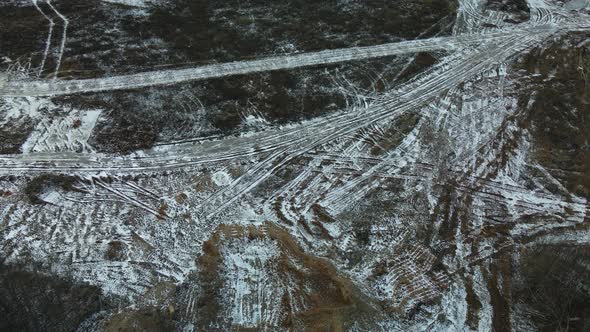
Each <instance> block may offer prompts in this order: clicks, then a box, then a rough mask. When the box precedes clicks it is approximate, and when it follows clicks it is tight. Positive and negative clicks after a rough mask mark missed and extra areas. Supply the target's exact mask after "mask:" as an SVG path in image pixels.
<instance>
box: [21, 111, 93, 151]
mask: <svg viewBox="0 0 590 332" xmlns="http://www.w3.org/2000/svg"><path fill="white" fill-rule="evenodd" d="M100 114H101V111H100V110H96V111H71V112H69V113H67V114H63V115H61V116H60V115H56V116H53V117H45V118H42V119H41V121H40V122H39V123H38V124H37V126H36V127H35V129H34V130H33V132H32V133H31V135H30V136H29V138H28V139H27V141H26V142H25V143H24V144H23V146H22V147H21V150H22V151H23V152H24V153H30V152H59V151H74V152H94V149H93V148H92V147H91V146H90V145H89V144H88V139H89V138H90V135H91V134H92V130H93V129H94V126H95V125H96V121H97V120H98V118H99V116H100Z"/></svg>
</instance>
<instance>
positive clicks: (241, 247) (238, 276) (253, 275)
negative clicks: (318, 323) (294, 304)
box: [223, 239, 282, 328]
mask: <svg viewBox="0 0 590 332" xmlns="http://www.w3.org/2000/svg"><path fill="white" fill-rule="evenodd" d="M279 253H280V249H279V248H278V246H277V244H276V243H275V242H274V241H271V240H253V241H240V240H239V239H238V240H237V241H236V240H234V241H228V244H227V245H225V246H224V248H223V257H224V263H223V269H224V278H225V285H226V287H227V288H226V289H228V291H227V292H226V293H225V297H227V303H229V304H230V307H231V309H230V311H231V312H230V316H231V320H232V324H234V325H238V326H241V327H244V328H255V327H257V326H260V325H266V324H268V323H270V322H275V321H276V320H277V319H278V317H277V314H278V313H277V312H275V311H273V310H272V309H273V308H279V307H280V299H281V295H282V294H276V290H277V289H278V287H277V285H276V282H277V281H278V280H277V279H276V277H277V276H276V275H273V270H274V269H273V265H274V262H273V260H274V259H276V258H277V257H278V255H279Z"/></svg>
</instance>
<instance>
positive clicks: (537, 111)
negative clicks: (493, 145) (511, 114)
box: [519, 34, 590, 197]
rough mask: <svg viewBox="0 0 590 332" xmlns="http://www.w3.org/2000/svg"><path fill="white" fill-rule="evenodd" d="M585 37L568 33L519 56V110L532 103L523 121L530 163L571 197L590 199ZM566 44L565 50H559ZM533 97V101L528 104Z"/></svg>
mask: <svg viewBox="0 0 590 332" xmlns="http://www.w3.org/2000/svg"><path fill="white" fill-rule="evenodd" d="M588 37H590V35H588V34H570V35H569V36H567V37H566V38H564V39H562V40H559V41H556V42H554V43H552V44H550V45H548V46H547V47H546V48H544V49H535V50H533V51H531V52H530V53H529V54H527V55H526V56H524V58H523V59H522V61H521V63H520V64H519V67H520V68H522V69H523V71H525V72H526V74H528V75H533V74H534V75H535V76H528V79H526V86H527V92H525V93H523V94H522V97H521V98H523V99H524V100H523V102H522V104H523V105H527V104H529V101H532V106H531V109H530V110H529V111H528V114H529V115H528V122H527V124H526V125H528V126H530V127H531V128H530V130H531V133H532V134H533V141H534V146H533V152H534V158H535V160H536V161H538V162H539V163H540V164H541V165H543V166H544V167H545V168H546V169H547V170H548V171H549V172H550V173H551V174H552V175H553V176H554V177H555V178H557V179H559V180H560V181H561V182H562V183H563V184H564V186H565V187H566V188H567V189H568V190H569V191H570V192H572V193H575V194H577V195H582V196H584V197H590V196H589V194H590V141H589V140H588V132H589V131H590V75H588V73H590V60H589V59H590V48H588V47H576V46H575V45H579V44H580V43H581V41H583V40H585V39H587V38H588ZM564 44H565V45H568V46H567V47H564ZM531 98H532V99H531Z"/></svg>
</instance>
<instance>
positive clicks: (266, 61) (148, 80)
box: [0, 31, 515, 97]
mask: <svg viewBox="0 0 590 332" xmlns="http://www.w3.org/2000/svg"><path fill="white" fill-rule="evenodd" d="M514 34H515V32H514V31H509V32H507V31H499V32H493V33H487V34H464V35H458V36H451V37H437V38H430V39H423V40H411V41H403V42H398V43H389V44H383V45H376V46H366V47H353V48H345V49H335V50H325V51H320V52H312V53H302V54H294V55H285V56H275V57H269V58H263V59H258V60H249V61H236V62H230V63H221V64H212V65H206V66H201V67H196V68H187V69H171V70H162V71H152V72H145V73H138V74H131V75H122V76H113V77H104V78H96V79H84V80H65V81H64V80H62V81H60V80H51V81H50V80H38V81H19V82H8V83H6V84H5V85H4V86H2V87H0V97H1V96H4V97H23V96H59V95H68V94H75V93H84V92H97V91H112V90H125V89H133V88H141V87H148V86H155V85H169V84H176V83H181V82H187V81H195V80H204V79H210V78H218V77H224V76H231V75H242V74H248V73H256V72H264V71H271V70H281V69H294V68H300V67H307V66H316V65H326V64H334V63H340V62H346V61H353V60H361V59H370V58H379V57H386V56H393V55H400V54H406V53H418V52H429V51H437V50H458V49H463V48H465V47H467V46H476V45H479V44H482V43H484V42H486V43H489V42H494V41H498V40H503V39H506V38H507V37H509V36H512V35H514Z"/></svg>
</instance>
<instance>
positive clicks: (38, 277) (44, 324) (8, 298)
mask: <svg viewBox="0 0 590 332" xmlns="http://www.w3.org/2000/svg"><path fill="white" fill-rule="evenodd" d="M106 306H107V302H106V301H105V300H104V299H103V298H102V295H101V290H100V289H99V288H98V287H95V286H90V285H87V284H83V283H77V282H72V281H69V280H65V279H60V278H57V277H55V276H50V275H45V274H42V273H37V272H29V271H27V270H25V269H21V268H18V267H14V266H6V265H0V330H1V331H56V332H57V331H64V332H69V331H74V330H76V328H77V327H78V326H79V325H80V323H81V322H82V321H84V320H85V319H86V318H88V317H90V316H91V315H92V314H93V313H96V312H98V311H101V310H104V309H105V307H106Z"/></svg>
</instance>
